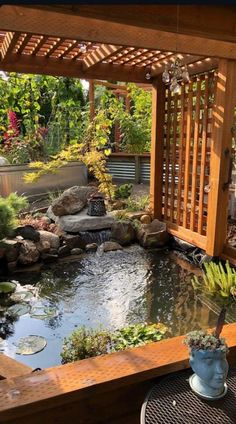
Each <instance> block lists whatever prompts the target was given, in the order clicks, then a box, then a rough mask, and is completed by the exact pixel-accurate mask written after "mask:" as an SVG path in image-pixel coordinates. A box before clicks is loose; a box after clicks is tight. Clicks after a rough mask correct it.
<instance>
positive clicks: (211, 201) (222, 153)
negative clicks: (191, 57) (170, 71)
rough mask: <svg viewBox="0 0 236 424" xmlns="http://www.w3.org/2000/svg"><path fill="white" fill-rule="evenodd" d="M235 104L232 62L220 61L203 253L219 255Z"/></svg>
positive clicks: (235, 67)
mask: <svg viewBox="0 0 236 424" xmlns="http://www.w3.org/2000/svg"><path fill="white" fill-rule="evenodd" d="M235 106H236V61H229V60H223V59H222V60H220V61H219V69H218V75H217V80H216V92H215V102H214V108H213V128H212V147H211V160H210V181H209V182H210V193H209V198H208V216H207V246H206V252H207V254H209V255H212V256H219V255H220V254H221V253H222V251H223V245H224V242H225V239H226V233H227V216H228V197H229V193H228V188H229V187H228V186H226V185H225V183H227V181H228V179H229V171H230V154H231V148H232V134H231V128H232V125H233V120H234V108H235Z"/></svg>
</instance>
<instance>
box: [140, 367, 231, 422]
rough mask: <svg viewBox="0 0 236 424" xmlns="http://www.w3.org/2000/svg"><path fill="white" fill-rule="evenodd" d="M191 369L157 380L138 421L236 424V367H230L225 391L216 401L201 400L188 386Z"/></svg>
mask: <svg viewBox="0 0 236 424" xmlns="http://www.w3.org/2000/svg"><path fill="white" fill-rule="evenodd" d="M192 374H193V372H192V371H190V370H188V371H180V372H177V373H173V374H170V375H169V376H168V377H165V378H162V379H159V381H158V382H157V383H156V384H155V385H154V387H153V388H152V389H151V390H150V391H149V393H148V394H147V397H146V399H145V401H144V403H143V406H142V410H141V419H140V423H141V424H200V423H208V424H216V423H222V424H223V423H224V424H235V422H236V399H235V397H236V367H234V368H231V369H230V370H229V374H228V377H227V386H228V391H227V393H226V395H225V397H223V398H221V399H218V400H217V401H210V400H204V399H201V398H200V397H198V396H197V395H196V394H195V393H194V392H193V391H192V390H191V388H190V386H189V382H188V378H189V376H190V375H192Z"/></svg>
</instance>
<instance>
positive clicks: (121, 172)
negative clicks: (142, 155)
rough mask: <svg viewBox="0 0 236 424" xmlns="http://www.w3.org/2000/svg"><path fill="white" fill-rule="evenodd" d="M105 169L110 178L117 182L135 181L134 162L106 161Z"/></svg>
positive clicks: (122, 159)
mask: <svg viewBox="0 0 236 424" xmlns="http://www.w3.org/2000/svg"><path fill="white" fill-rule="evenodd" d="M107 168H108V171H109V172H110V174H111V175H112V177H113V178H114V180H115V179H117V180H129V181H134V180H135V162H134V160H133V161H125V160H124V158H117V159H115V160H114V159H112V160H108V161H107Z"/></svg>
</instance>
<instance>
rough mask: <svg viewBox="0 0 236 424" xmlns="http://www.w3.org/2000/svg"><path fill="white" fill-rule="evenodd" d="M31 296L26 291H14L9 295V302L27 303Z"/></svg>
mask: <svg viewBox="0 0 236 424" xmlns="http://www.w3.org/2000/svg"><path fill="white" fill-rule="evenodd" d="M33 296H34V295H33V293H31V292H28V291H16V292H15V293H13V294H12V295H11V300H13V301H14V302H22V301H25V302H27V301H28V300H31V299H32V297H33Z"/></svg>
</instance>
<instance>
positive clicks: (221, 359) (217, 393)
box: [189, 348, 229, 400]
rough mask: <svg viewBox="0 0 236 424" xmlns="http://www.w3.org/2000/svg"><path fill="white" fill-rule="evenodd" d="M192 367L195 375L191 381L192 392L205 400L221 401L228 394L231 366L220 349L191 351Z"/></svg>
mask: <svg viewBox="0 0 236 424" xmlns="http://www.w3.org/2000/svg"><path fill="white" fill-rule="evenodd" d="M189 362H190V365H191V368H192V369H193V371H194V372H195V374H193V375H192V376H191V377H190V379H189V384H190V386H191V388H192V390H193V391H194V392H195V393H196V394H198V395H199V396H201V397H203V398H204V399H210V400H214V399H219V398H221V397H223V396H224V395H225V394H226V392H227V385H226V383H225V380H226V377H227V374H228V369H229V365H228V362H227V359H226V352H225V351H223V350H221V349H220V348H219V349H215V350H207V349H206V350H203V349H200V350H197V349H191V351H190V361H189Z"/></svg>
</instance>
